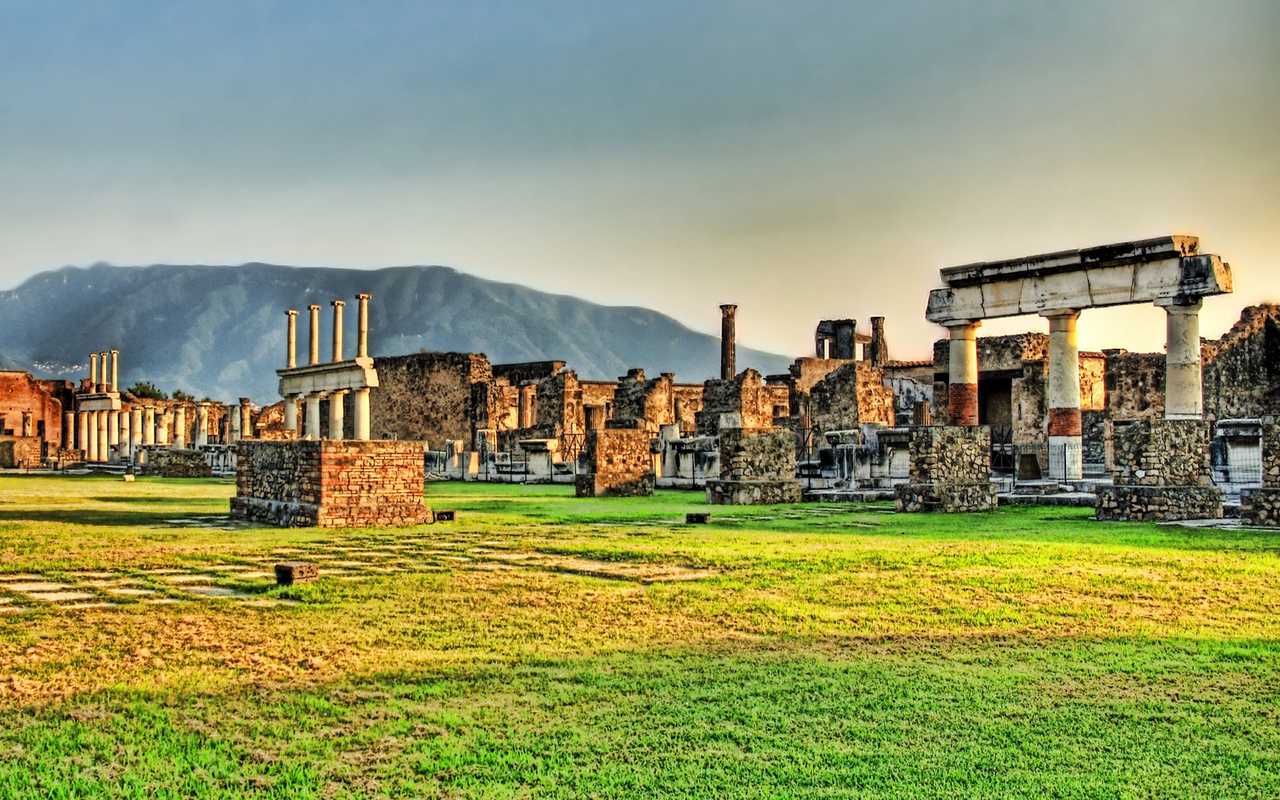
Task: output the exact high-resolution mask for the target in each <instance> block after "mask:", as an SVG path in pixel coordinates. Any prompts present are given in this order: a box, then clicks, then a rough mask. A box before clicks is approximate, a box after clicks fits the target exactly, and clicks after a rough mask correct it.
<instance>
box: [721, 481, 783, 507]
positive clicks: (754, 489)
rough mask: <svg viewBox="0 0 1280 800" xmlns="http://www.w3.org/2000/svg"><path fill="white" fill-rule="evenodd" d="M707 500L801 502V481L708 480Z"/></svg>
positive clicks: (737, 503)
mask: <svg viewBox="0 0 1280 800" xmlns="http://www.w3.org/2000/svg"><path fill="white" fill-rule="evenodd" d="M707 502H708V503H710V504H711V505H713V506H772V505H778V504H779V503H799V502H800V483H799V482H798V481H795V480H791V479H787V478H782V479H778V480H742V481H707Z"/></svg>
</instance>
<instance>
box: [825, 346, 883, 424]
mask: <svg viewBox="0 0 1280 800" xmlns="http://www.w3.org/2000/svg"><path fill="white" fill-rule="evenodd" d="M894 422H895V413H894V405H893V390H892V389H890V388H889V387H888V386H885V385H884V371H883V370H881V369H880V368H879V367H873V366H871V365H870V364H869V363H867V362H865V361H855V362H851V363H849V364H845V365H844V366H843V367H840V368H839V369H836V370H833V371H832V372H831V374H829V375H827V377H826V378H824V379H823V380H822V381H820V382H819V383H818V384H817V385H815V386H814V388H813V399H812V410H811V412H810V424H811V425H813V426H815V427H817V428H820V429H821V430H823V431H845V430H852V429H854V428H857V427H858V426H860V425H862V424H863V423H875V424H877V425H884V426H885V427H893V425H894Z"/></svg>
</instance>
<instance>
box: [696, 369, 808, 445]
mask: <svg viewBox="0 0 1280 800" xmlns="http://www.w3.org/2000/svg"><path fill="white" fill-rule="evenodd" d="M776 388H777V389H778V390H780V393H779V395H778V397H782V398H785V395H786V392H787V390H786V387H785V386H779V387H776ZM774 400H775V394H774V393H773V391H772V390H771V387H766V386H765V385H764V380H763V379H762V378H761V377H760V373H758V372H756V371H755V370H753V369H745V370H743V371H742V372H740V373H738V375H737V377H735V378H733V379H732V380H727V381H725V380H719V381H707V382H706V388H705V389H704V390H703V392H702V410H701V411H699V412H698V413H697V415H696V420H697V432H698V435H699V436H714V435H715V434H716V433H718V432H719V430H720V418H721V417H722V416H723V415H725V414H737V415H738V419H739V427H743V428H752V429H756V430H763V429H767V428H771V427H773V417H774V408H775V402H774ZM789 403H790V400H789V398H785V399H781V400H780V404H781V405H782V406H783V407H784V408H785V407H787V406H788V405H789Z"/></svg>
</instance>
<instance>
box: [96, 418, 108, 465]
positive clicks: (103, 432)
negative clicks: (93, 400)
mask: <svg viewBox="0 0 1280 800" xmlns="http://www.w3.org/2000/svg"><path fill="white" fill-rule="evenodd" d="M107 416H108V414H107V412H105V411H99V412H98V460H99V461H106V460H107V459H108V457H109V456H110V454H111V451H110V450H108V449H107Z"/></svg>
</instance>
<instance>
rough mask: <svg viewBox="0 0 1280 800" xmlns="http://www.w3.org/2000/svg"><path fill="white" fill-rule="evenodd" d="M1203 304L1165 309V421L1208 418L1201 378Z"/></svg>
mask: <svg viewBox="0 0 1280 800" xmlns="http://www.w3.org/2000/svg"><path fill="white" fill-rule="evenodd" d="M1202 303H1203V301H1201V300H1199V299H1197V300H1196V301H1195V302H1194V303H1186V304H1179V303H1175V302H1171V303H1169V304H1168V305H1165V306H1164V310H1165V314H1166V315H1167V316H1166V317H1165V325H1166V327H1165V336H1166V342H1165V361H1164V418H1165V419H1201V418H1202V417H1203V416H1204V399H1203V397H1202V394H1201V392H1202V388H1201V382H1200V381H1201V375H1200V306H1201V305H1202Z"/></svg>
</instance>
